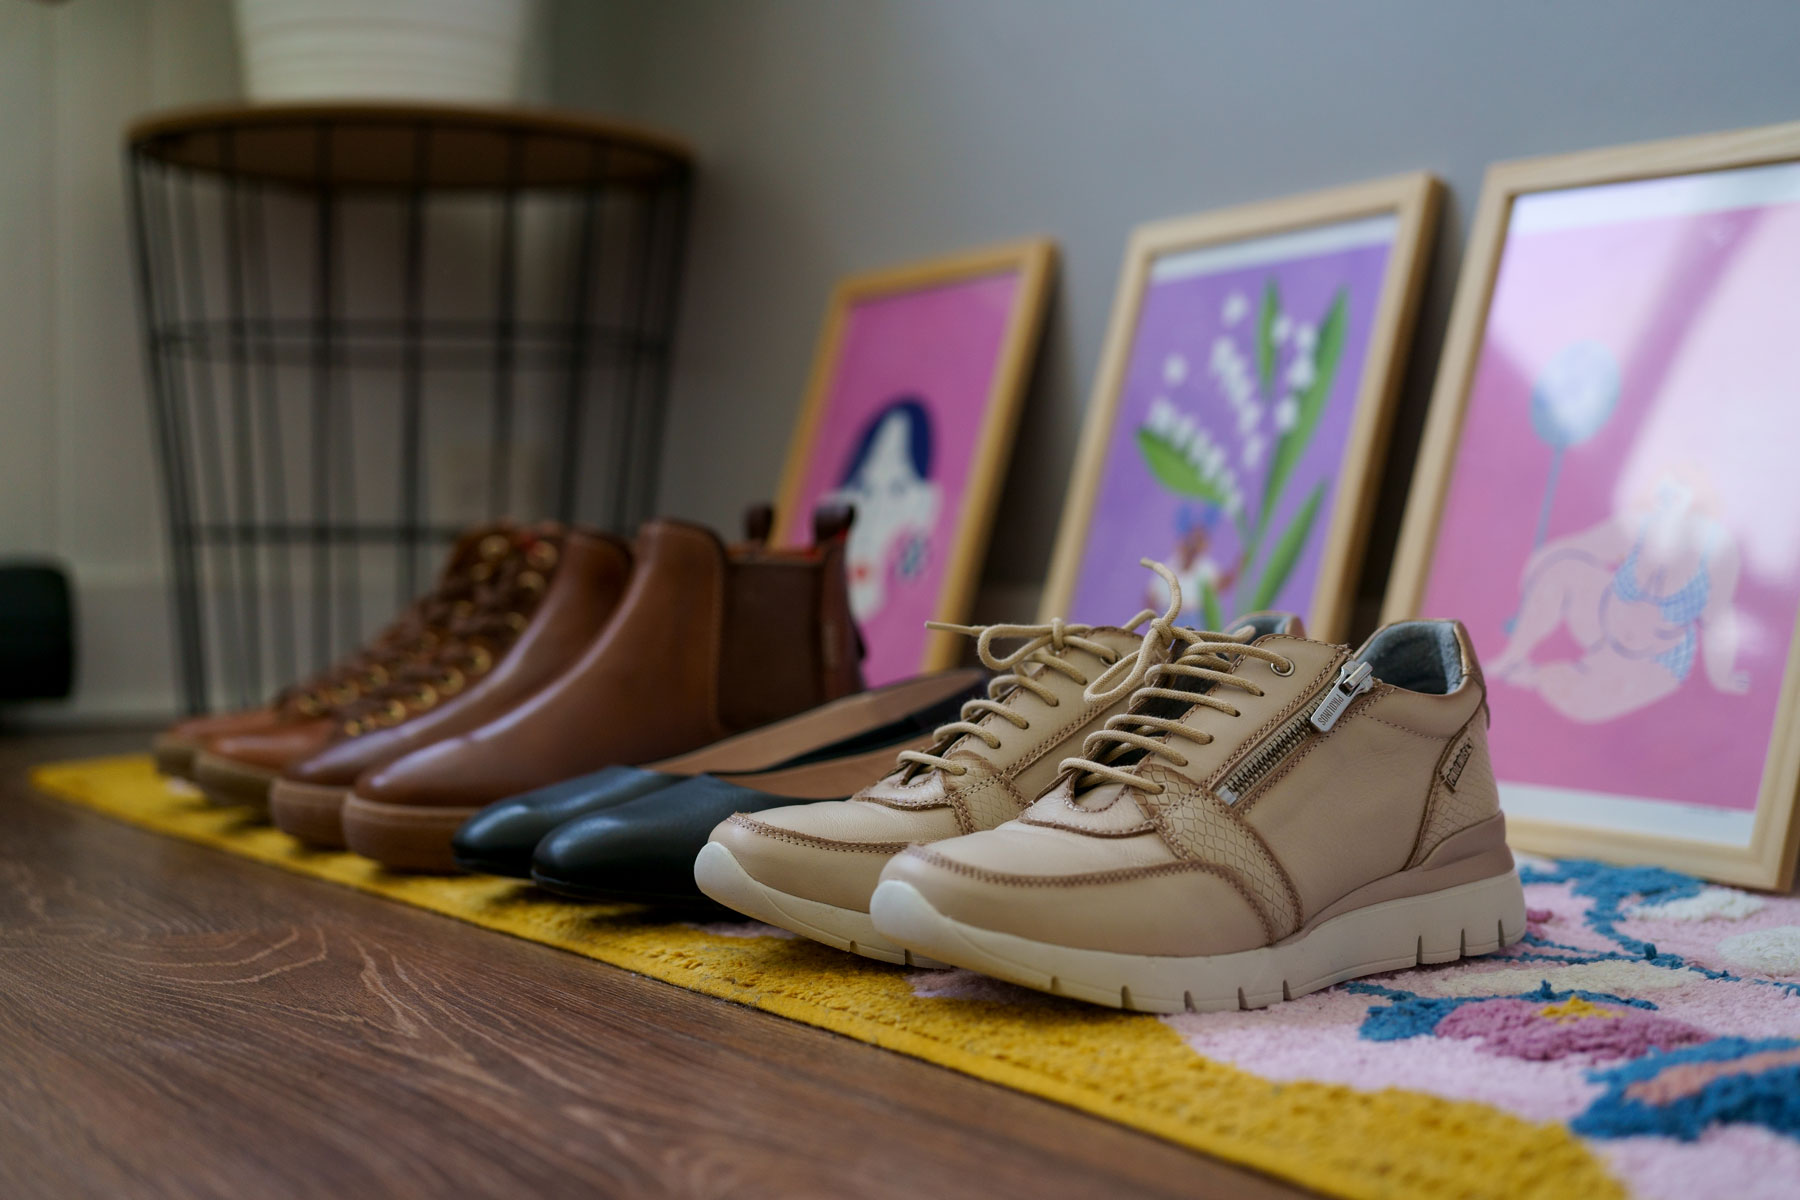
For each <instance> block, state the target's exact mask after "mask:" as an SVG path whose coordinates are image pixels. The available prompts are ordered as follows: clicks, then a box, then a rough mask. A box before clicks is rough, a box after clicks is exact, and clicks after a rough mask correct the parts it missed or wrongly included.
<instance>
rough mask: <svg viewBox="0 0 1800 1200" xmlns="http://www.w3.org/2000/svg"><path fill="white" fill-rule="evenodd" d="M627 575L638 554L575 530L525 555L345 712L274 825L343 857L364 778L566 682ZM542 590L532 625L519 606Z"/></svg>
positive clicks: (274, 807)
mask: <svg viewBox="0 0 1800 1200" xmlns="http://www.w3.org/2000/svg"><path fill="white" fill-rule="evenodd" d="M547 572H549V573H550V574H548V576H546V573H547ZM630 576H631V548H630V547H629V546H628V545H626V544H625V543H624V542H623V541H620V540H619V539H618V538H614V537H611V536H609V535H606V534H599V533H586V532H581V531H571V532H570V533H569V534H568V535H567V536H566V537H562V538H542V539H539V540H538V541H537V542H535V543H534V544H532V545H530V546H528V547H525V548H524V553H522V554H520V555H516V556H514V557H513V558H510V559H508V560H507V561H506V562H505V563H504V564H503V565H502V567H501V569H500V571H499V572H497V573H496V577H495V579H494V581H493V584H492V586H491V588H490V591H489V594H488V595H487V596H485V597H484V600H483V602H482V603H479V604H478V605H477V606H476V610H475V612H474V613H473V614H472V615H471V616H470V617H468V618H467V619H465V620H464V621H462V622H460V623H458V624H457V625H456V626H455V627H453V628H452V630H451V632H450V636H449V638H448V639H447V640H446V642H445V644H444V645H443V647H442V648H441V649H440V650H439V651H438V652H437V653H436V654H434V655H432V656H431V657H429V658H426V659H422V660H420V661H418V662H415V663H414V664H412V665H411V666H408V667H406V668H404V669H402V671H401V672H400V674H399V675H398V676H397V677H396V678H395V680H394V681H393V683H392V684H390V685H389V686H388V687H387V688H384V689H382V690H381V691H379V692H377V693H375V694H373V695H371V696H367V697H365V698H364V699H362V700H360V701H358V702H357V703H355V704H352V705H351V706H349V707H348V708H346V709H344V710H343V711H341V712H340V713H339V714H338V716H339V725H338V728H337V729H336V730H335V731H334V732H333V734H332V740H331V741H330V742H329V743H327V744H326V745H325V746H324V747H323V748H321V749H320V750H319V751H318V752H317V753H315V754H313V755H311V756H310V757H308V758H306V759H303V760H302V761H300V762H298V763H296V764H293V765H292V766H290V767H288V768H287V769H286V771H285V772H284V773H283V776H282V778H280V779H278V780H276V781H275V784H274V786H273V787H272V788H271V789H270V792H269V815H270V817H271V818H272V819H273V820H274V822H275V824H276V825H277V826H278V827H280V828H281V829H284V830H286V831H287V832H288V833H291V834H293V835H294V836H295V837H297V838H299V839H300V840H301V841H304V842H308V843H310V844H312V845H315V846H339V847H341V846H342V845H343V844H344V825H343V806H344V800H345V798H346V797H348V796H349V794H350V789H351V786H352V785H353V784H354V783H355V782H356V780H357V777H358V776H360V775H362V774H363V773H364V772H366V771H369V770H371V769H373V768H375V767H379V766H382V765H384V764H386V763H390V762H392V761H394V760H395V759H397V758H401V757H403V756H404V755H406V754H409V753H411V752H412V751H414V750H418V749H421V748H423V747H425V746H429V745H431V744H432V743H434V742H439V741H442V740H443V739H444V738H447V737H453V736H455V735H457V734H460V733H467V732H469V731H470V730H472V729H477V728H479V727H480V726H482V725H485V724H487V723H488V722H489V721H491V720H493V719H495V718H496V717H500V716H503V715H505V714H506V713H508V712H510V711H511V710H512V709H513V708H515V707H517V706H518V705H519V704H520V703H522V702H523V701H524V700H525V699H527V698H528V697H529V696H531V695H532V694H533V693H535V692H536V691H537V690H538V689H540V688H542V687H543V686H544V685H545V684H548V683H549V682H551V681H552V680H553V679H555V678H556V677H557V676H558V675H560V674H562V672H563V671H564V670H565V669H566V668H567V667H568V665H569V663H570V662H571V661H572V660H573V659H575V658H576V657H577V656H579V655H580V654H581V652H582V651H583V650H585V649H587V647H588V645H589V644H590V643H592V642H593V640H594V638H595V637H597V636H599V633H600V631H601V630H602V629H603V628H605V626H606V622H607V621H608V620H609V619H610V618H611V617H612V614H613V610H614V609H616V608H617V607H618V604H619V600H620V598H621V597H622V596H623V595H624V594H625V587H626V584H627V583H628V581H629V580H630ZM540 591H541V592H542V593H543V599H542V602H541V603H538V604H537V605H536V610H535V612H532V614H531V616H530V618H529V620H528V619H527V618H526V617H525V615H524V613H525V609H524V607H523V605H522V604H521V601H523V602H530V601H531V600H532V599H533V597H534V595H535V593H537V592H540ZM508 647H510V649H509V648H508Z"/></svg>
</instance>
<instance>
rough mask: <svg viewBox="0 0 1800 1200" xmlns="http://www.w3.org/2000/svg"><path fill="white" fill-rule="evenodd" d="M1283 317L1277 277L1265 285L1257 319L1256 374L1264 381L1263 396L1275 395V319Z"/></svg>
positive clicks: (1270, 279)
mask: <svg viewBox="0 0 1800 1200" xmlns="http://www.w3.org/2000/svg"><path fill="white" fill-rule="evenodd" d="M1280 315H1281V293H1280V291H1278V290H1277V289H1276V287H1275V277H1274V276H1273V275H1271V276H1270V277H1269V282H1268V283H1266V284H1264V285H1263V297H1262V311H1261V312H1259V313H1258V314H1257V317H1256V374H1257V376H1258V377H1259V378H1260V379H1261V380H1262V394H1263V395H1264V396H1265V397H1267V396H1271V395H1273V394H1274V387H1275V318H1277V317H1279V316H1280Z"/></svg>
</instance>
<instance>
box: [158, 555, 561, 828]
mask: <svg viewBox="0 0 1800 1200" xmlns="http://www.w3.org/2000/svg"><path fill="white" fill-rule="evenodd" d="M546 534H550V535H553V536H557V537H560V532H559V531H555V530H552V529H545V530H536V531H532V530H519V529H515V528H513V527H511V526H506V525H502V526H494V525H490V526H485V527H483V528H481V529H478V530H476V531H473V532H471V533H469V534H466V535H464V536H463V537H462V538H460V539H458V541H457V544H456V548H455V550H454V551H452V553H451V556H450V560H449V562H448V563H447V564H446V565H445V568H444V571H443V574H442V575H440V576H439V577H438V583H437V586H436V587H434V588H433V589H432V590H431V591H430V592H429V593H427V594H426V595H425V596H424V597H423V598H421V599H420V600H418V601H416V602H415V603H414V604H413V605H412V606H411V607H410V608H409V609H408V610H407V611H406V613H404V614H403V615H402V616H401V618H400V619H399V620H398V621H396V622H395V623H394V624H393V625H391V626H389V628H388V629H387V630H386V631H384V632H383V634H382V635H381V636H380V637H378V638H377V639H376V640H375V641H374V642H372V643H371V644H370V645H369V647H368V648H367V649H366V650H364V651H363V652H361V653H359V654H358V655H356V656H354V657H353V658H351V659H348V660H346V661H345V663H343V664H342V665H341V666H339V667H336V668H333V670H332V671H331V672H329V673H328V675H327V677H326V678H325V680H324V682H323V683H321V684H318V685H313V686H309V687H307V688H304V689H301V690H299V691H294V692H290V693H287V694H284V695H283V696H282V697H280V699H279V702H278V703H277V705H276V706H275V707H276V711H277V713H278V718H279V719H277V720H275V721H273V722H271V723H269V724H267V725H264V726H261V727H252V728H249V729H240V730H238V731H235V732H231V733H226V734H220V735H215V736H213V737H211V738H208V739H207V740H206V741H205V742H203V743H202V744H201V746H200V747H199V748H198V749H197V751H196V752H195V755H194V760H193V780H194V782H195V783H197V784H198V785H199V786H200V790H201V791H202V792H204V793H206V795H207V797H208V798H209V799H211V800H213V801H214V802H215V803H220V804H254V805H258V806H261V805H264V804H266V803H267V802H268V794H269V785H270V784H271V783H273V782H274V780H275V778H276V776H278V775H279V774H280V773H281V771H282V770H283V769H285V768H286V767H288V766H291V765H292V764H294V763H296V762H298V761H300V760H301V759H303V758H306V757H307V756H309V755H311V754H313V753H316V752H317V751H318V750H319V749H321V748H322V747H323V746H324V745H325V744H326V743H327V742H329V741H330V740H331V738H332V737H333V735H334V733H335V732H336V731H337V730H338V729H339V728H340V725H341V718H340V717H339V716H338V714H339V713H340V712H342V711H344V710H346V709H348V708H350V707H352V706H354V705H356V704H358V703H359V702H360V701H362V700H363V699H364V698H365V697H368V696H372V695H375V694H382V695H383V697H384V700H385V699H386V697H387V691H388V689H390V688H391V686H392V685H393V684H394V683H395V681H396V680H397V679H398V677H399V676H400V674H401V673H402V672H403V671H404V670H406V669H407V668H408V667H409V666H410V665H411V664H413V663H414V662H417V661H420V660H425V659H429V658H431V657H432V656H433V655H435V654H437V653H439V652H440V651H441V650H442V649H443V648H444V646H445V645H446V644H447V643H448V642H450V641H451V640H452V630H453V629H454V628H455V627H456V626H457V625H458V624H459V623H461V622H465V621H468V620H469V619H470V618H472V617H474V616H475V615H476V614H477V608H478V603H492V587H491V581H492V580H493V579H494V578H495V577H496V574H497V572H499V571H500V569H501V567H502V565H503V564H504V563H505V562H506V561H507V560H508V559H509V558H511V557H514V556H517V555H520V554H522V553H524V549H523V543H535V542H537V541H539V540H542V539H543V538H544V537H545V536H546ZM541 594H542V592H541V589H540V592H539V595H540V596H541ZM525 604H526V605H527V607H526V608H525V611H524V613H523V614H522V615H526V616H528V615H529V611H530V609H531V608H535V606H536V601H535V600H534V599H529V598H528V599H527V601H526V602H525ZM509 611H510V610H509ZM509 641H510V639H509ZM415 690H416V689H415Z"/></svg>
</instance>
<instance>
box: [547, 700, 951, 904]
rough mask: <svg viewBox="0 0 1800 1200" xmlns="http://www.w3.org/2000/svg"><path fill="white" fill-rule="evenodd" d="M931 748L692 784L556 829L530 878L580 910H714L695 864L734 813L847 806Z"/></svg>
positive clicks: (701, 778)
mask: <svg viewBox="0 0 1800 1200" xmlns="http://www.w3.org/2000/svg"><path fill="white" fill-rule="evenodd" d="M927 744H929V735H921V736H920V737H917V738H914V739H912V740H910V741H908V742H906V743H903V744H902V745H900V746H889V747H885V748H883V749H880V750H872V751H868V752H866V753H863V754H859V755H852V756H849V757H846V758H838V759H833V760H831V761H829V762H821V763H811V764H808V765H806V766H800V767H791V768H788V769H786V770H782V771H768V772H764V773H763V774H760V775H743V776H737V777H734V778H720V777H718V776H714V775H696V776H695V777H693V778H692V779H684V780H682V781H681V782H680V783H676V784H673V785H671V786H669V787H665V788H659V789H657V790H656V791H654V792H651V793H649V794H648V795H645V796H640V797H639V798H638V799H636V800H632V801H630V802H629V803H626V804H621V805H618V806H617V807H615V808H610V809H607V810H606V811H604V812H596V813H589V814H588V815H587V816H584V817H576V818H575V819H574V820H573V821H570V822H569V823H568V824H566V825H563V826H561V827H560V828H558V829H556V830H555V831H553V832H552V833H551V834H550V835H549V836H548V837H546V838H544V840H543V841H542V842H540V843H538V848H537V852H536V853H535V854H534V855H532V860H531V878H532V879H533V880H534V881H536V882H537V884H538V886H540V887H542V888H544V889H546V890H547V891H552V892H556V893H558V894H560V895H564V896H574V897H576V898H578V899H582V900H631V901H637V902H640V903H644V904H706V905H708V906H710V905H711V903H712V902H711V901H710V900H708V899H706V897H705V896H703V895H702V894H701V892H700V888H699V887H698V886H697V885H696V884H695V883H694V859H695V858H696V857H697V856H698V855H699V853H700V847H702V846H704V845H706V839H707V838H708V837H709V836H710V835H711V834H712V831H713V828H714V827H715V826H716V825H718V823H719V822H720V821H723V820H724V819H725V818H726V817H729V816H730V815H731V814H732V813H741V812H761V811H762V810H763V809H765V808H780V807H782V806H784V805H788V804H808V803H811V802H813V801H817V800H842V799H843V798H844V797H846V796H849V795H851V794H853V793H854V792H856V790H857V789H858V788H861V787H864V786H866V785H868V784H871V783H873V782H875V781H876V780H877V779H879V778H881V777H882V776H883V775H885V774H887V772H888V771H890V770H892V769H893V766H894V756H895V755H896V754H897V753H898V752H899V751H900V750H901V749H917V748H920V747H923V746H925V745H927Z"/></svg>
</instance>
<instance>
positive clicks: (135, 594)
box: [0, 0, 238, 719]
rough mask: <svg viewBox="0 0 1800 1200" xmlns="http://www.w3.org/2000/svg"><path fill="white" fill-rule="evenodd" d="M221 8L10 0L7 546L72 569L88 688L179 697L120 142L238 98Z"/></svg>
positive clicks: (1, 149) (2, 233)
mask: <svg viewBox="0 0 1800 1200" xmlns="http://www.w3.org/2000/svg"><path fill="white" fill-rule="evenodd" d="M237 90H238V83H237V66H236V51H235V47H234V45H233V34H232V26H231V18H230V5H229V2H228V0H75V2H73V3H68V4H60V5H44V4H36V3H26V2H24V0H0V555H15V554H32V555H46V556H50V557H53V558H55V559H58V560H60V561H61V562H62V564H63V565H64V566H65V567H67V568H68V569H69V570H70V571H71V573H72V575H73V578H74V583H75V588H76V604H77V609H78V613H77V621H78V629H77V637H78V639H79V653H80V662H79V664H78V668H77V670H78V676H77V689H78V691H77V697H76V699H75V701H74V703H73V704H71V705H66V706H65V705H58V706H43V707H40V708H37V709H35V710H34V711H33V712H32V713H31V715H33V716H35V717H39V718H44V719H57V718H58V717H59V716H65V715H74V716H80V717H110V716H122V715H135V714H145V713H154V712H163V711H167V710H168V709H169V708H170V707H171V706H172V704H173V694H174V693H173V687H172V683H171V660H172V655H171V653H170V641H171V626H170V623H169V615H168V599H167V584H166V576H165V567H164V544H165V538H164V533H163V514H162V508H161V503H160V496H161V491H160V485H159V483H158V481H157V478H156V474H155V464H154V460H153V459H152V457H151V453H150V424H149V416H148V410H147V408H146V406H145V401H144V386H143V378H144V372H143V357H142V343H141V341H140V339H139V336H138V324H137V310H136V283H135V279H134V277H133V275H132V259H131V254H130V245H129V242H128V226H127V224H126V206H125V189H124V181H123V176H122V173H121V147H122V145H123V134H124V130H125V127H126V126H127V125H128V124H129V123H130V122H131V121H132V120H133V119H135V118H137V117H139V116H142V115H143V114H145V113H146V112H149V111H152V110H155V109H161V108H170V107H175V106H178V105H188V104H199V103H206V102H213V101H219V100H229V99H231V98H232V97H233V96H235V95H236V94H237Z"/></svg>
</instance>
